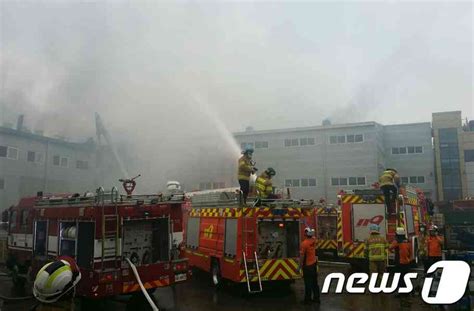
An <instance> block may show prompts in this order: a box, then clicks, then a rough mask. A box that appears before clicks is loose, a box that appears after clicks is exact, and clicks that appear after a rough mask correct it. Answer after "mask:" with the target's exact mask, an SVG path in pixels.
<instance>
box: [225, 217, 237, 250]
mask: <svg viewBox="0 0 474 311" xmlns="http://www.w3.org/2000/svg"><path fill="white" fill-rule="evenodd" d="M236 243H237V219H232V218H227V219H226V220H225V242H224V254H225V255H226V256H231V257H233V256H235V255H236V254H237V244H236Z"/></svg>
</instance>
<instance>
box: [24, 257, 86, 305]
mask: <svg viewBox="0 0 474 311" xmlns="http://www.w3.org/2000/svg"><path fill="white" fill-rule="evenodd" d="M80 280H81V272H80V271H79V268H78V267H77V264H76V263H75V261H74V260H73V259H71V258H65V257H63V258H60V259H59V260H57V261H53V262H50V263H47V264H46V265H44V266H43V267H42V268H41V269H40V270H39V271H38V273H37V274H36V278H35V282H34V285H33V294H34V296H35V298H36V299H38V300H39V301H41V302H43V303H53V302H56V301H58V300H59V299H60V298H61V297H62V296H63V295H65V294H67V293H68V292H69V291H71V289H73V288H74V287H75V286H76V285H77V283H79V281H80Z"/></svg>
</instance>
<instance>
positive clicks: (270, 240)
mask: <svg viewBox="0 0 474 311" xmlns="http://www.w3.org/2000/svg"><path fill="white" fill-rule="evenodd" d="M189 200H190V210H189V213H188V215H187V216H186V220H185V223H186V225H185V249H186V254H187V256H188V258H189V264H190V266H191V267H195V268H198V269H201V270H204V271H207V272H210V273H211V276H212V278H211V280H212V283H213V284H214V285H215V286H218V285H219V284H220V283H221V281H222V279H226V280H230V281H233V282H236V283H246V285H247V289H248V292H250V293H255V292H261V291H262V290H263V287H262V283H263V282H265V281H279V282H284V281H286V282H287V283H289V282H290V281H293V280H295V279H298V278H300V277H301V275H300V272H299V270H298V265H299V246H300V240H301V239H302V232H303V230H304V227H305V223H306V222H305V218H307V217H309V216H310V215H311V213H312V211H313V205H312V201H293V200H284V199H277V200H274V201H272V202H267V203H264V205H263V204H262V206H251V205H244V204H243V202H242V197H241V194H240V191H239V190H238V189H235V188H232V189H222V190H214V191H199V192H195V193H192V194H190V195H189Z"/></svg>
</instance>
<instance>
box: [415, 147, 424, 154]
mask: <svg viewBox="0 0 474 311" xmlns="http://www.w3.org/2000/svg"><path fill="white" fill-rule="evenodd" d="M415 153H423V147H422V146H415Z"/></svg>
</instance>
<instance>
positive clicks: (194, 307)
mask: <svg viewBox="0 0 474 311" xmlns="http://www.w3.org/2000/svg"><path fill="white" fill-rule="evenodd" d="M331 272H344V273H347V272H348V268H347V267H346V266H339V265H338V266H321V267H320V275H319V281H320V286H322V283H323V281H324V277H325V276H326V275H327V274H328V273H331ZM303 292H304V285H303V282H302V280H299V281H297V282H295V283H294V284H292V285H291V286H286V287H285V286H277V285H268V284H265V283H264V292H263V293H259V294H253V295H249V294H246V288H245V287H244V286H242V284H240V285H236V284H225V285H224V286H222V287H221V288H219V289H217V290H216V289H214V288H213V287H212V286H211V285H210V280H209V275H207V274H206V273H202V272H195V274H194V276H193V279H192V280H191V281H189V282H187V283H184V284H180V285H178V286H175V287H167V288H160V289H158V290H157V291H156V292H155V293H154V295H155V298H156V300H157V301H158V306H159V307H160V310H163V309H164V310H168V311H198V310H206V311H214V310H216V311H217V310H219V311H223V310H226V311H227V310H228V311H234V310H255V311H260V310H262V311H263V310H264V311H280V310H281V311H296V310H305V311H306V310H351V311H356V310H384V311H388V310H436V308H434V307H431V306H428V305H426V304H425V303H424V302H423V301H422V300H421V298H419V297H418V296H410V297H405V298H396V297H395V295H393V294H391V295H370V294H366V295H364V294H360V295H354V294H352V295H350V294H334V293H330V294H323V295H321V304H319V305H318V304H312V305H309V306H306V305H303V304H302V303H301V300H302V298H303ZM18 294H21V293H14V292H12V291H11V284H10V282H9V280H8V278H6V277H0V295H2V296H9V297H11V296H12V295H18ZM28 294H29V293H23V295H26V296H28ZM34 304H35V301H34V300H33V299H30V300H26V301H20V302H5V303H4V304H3V306H1V307H0V310H1V311H4V310H5V311H8V310H30V309H31V307H32V306H33V305H34ZM97 308H99V307H97ZM93 309H96V308H93ZM100 309H102V310H127V309H130V308H127V302H126V301H123V302H117V301H112V300H108V301H107V302H104V303H103V304H102V305H101V306H100ZM139 309H140V311H145V310H147V305H145V304H144V305H143V306H141V307H140V308H139ZM88 310H90V308H88ZM134 310H136V308H135V307H134ZM453 310H454V309H453Z"/></svg>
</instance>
